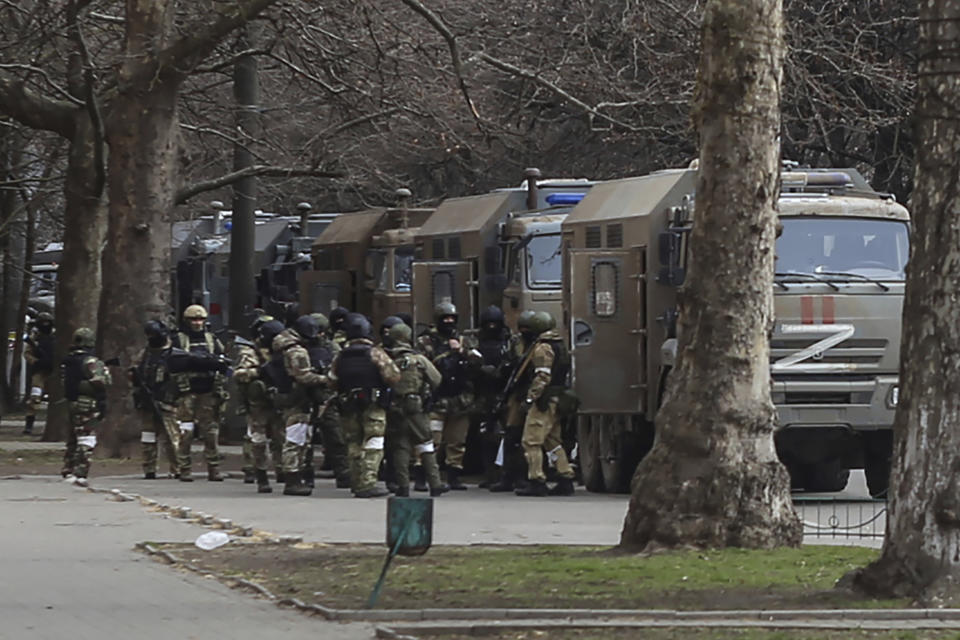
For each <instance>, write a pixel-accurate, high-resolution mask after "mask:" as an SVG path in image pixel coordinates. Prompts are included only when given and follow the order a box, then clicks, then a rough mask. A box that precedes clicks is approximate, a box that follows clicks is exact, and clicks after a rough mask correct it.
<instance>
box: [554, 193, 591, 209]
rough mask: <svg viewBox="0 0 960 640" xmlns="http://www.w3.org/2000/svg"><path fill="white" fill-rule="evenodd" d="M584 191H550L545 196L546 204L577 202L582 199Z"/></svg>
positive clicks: (555, 204) (557, 204) (556, 204)
mask: <svg viewBox="0 0 960 640" xmlns="http://www.w3.org/2000/svg"><path fill="white" fill-rule="evenodd" d="M585 195H586V194H585V193H551V194H550V195H548V196H547V198H546V200H547V204H549V205H551V206H554V207H556V206H559V205H564V204H577V203H578V202H580V201H581V200H583V196H585Z"/></svg>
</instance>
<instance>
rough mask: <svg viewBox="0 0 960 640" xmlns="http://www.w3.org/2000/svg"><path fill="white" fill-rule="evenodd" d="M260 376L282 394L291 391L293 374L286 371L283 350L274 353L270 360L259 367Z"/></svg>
mask: <svg viewBox="0 0 960 640" xmlns="http://www.w3.org/2000/svg"><path fill="white" fill-rule="evenodd" d="M260 376H261V377H262V378H263V379H264V381H265V382H266V383H267V384H268V385H269V386H271V387H274V388H275V389H276V390H277V392H278V393H282V394H284V395H286V394H290V393H293V383H294V380H293V376H291V375H290V374H289V373H287V367H286V365H285V364H284V362H283V352H280V353H274V354H272V355H271V356H270V360H268V361H267V363H266V364H265V365H263V366H262V367H260Z"/></svg>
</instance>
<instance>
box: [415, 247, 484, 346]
mask: <svg viewBox="0 0 960 640" xmlns="http://www.w3.org/2000/svg"><path fill="white" fill-rule="evenodd" d="M475 296H476V278H474V277H473V269H472V265H471V263H469V262H432V261H431V262H414V263H413V319H414V324H415V325H416V326H415V327H414V333H415V334H416V335H419V334H420V332H422V331H423V330H424V329H426V328H427V327H429V326H430V325H431V324H433V309H434V307H436V306H437V305H438V304H440V303H441V302H452V303H453V304H454V306H455V307H456V308H457V315H458V317H459V321H458V328H459V329H460V330H461V331H464V330H466V329H472V328H473V318H474V308H475V306H476V305H475V303H474V297H475Z"/></svg>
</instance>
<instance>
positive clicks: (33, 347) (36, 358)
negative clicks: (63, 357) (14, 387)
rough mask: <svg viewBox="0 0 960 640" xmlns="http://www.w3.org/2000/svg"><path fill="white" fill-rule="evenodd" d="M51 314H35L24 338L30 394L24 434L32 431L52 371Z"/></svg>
mask: <svg viewBox="0 0 960 640" xmlns="http://www.w3.org/2000/svg"><path fill="white" fill-rule="evenodd" d="M53 344H54V330H53V315H51V314H49V313H47V312H46V311H42V312H40V313H39V314H37V318H36V320H34V322H33V327H32V328H31V329H30V334H29V336H28V337H27V339H26V348H25V349H24V351H23V358H24V360H26V361H27V366H28V367H29V371H30V373H29V376H30V395H28V396H27V398H26V405H27V406H26V423H25V424H24V427H23V433H24V435H30V434H31V433H33V425H34V423H35V422H36V419H37V409H38V408H39V407H40V403H41V402H42V401H43V397H44V396H45V395H46V394H47V382H48V380H49V379H50V374H51V373H53Z"/></svg>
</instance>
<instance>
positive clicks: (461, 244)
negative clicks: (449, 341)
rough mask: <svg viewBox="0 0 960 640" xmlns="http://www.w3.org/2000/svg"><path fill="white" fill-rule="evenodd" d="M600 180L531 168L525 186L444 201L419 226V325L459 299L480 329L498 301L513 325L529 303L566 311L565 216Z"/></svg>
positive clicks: (462, 316) (467, 324)
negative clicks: (545, 175)
mask: <svg viewBox="0 0 960 640" xmlns="http://www.w3.org/2000/svg"><path fill="white" fill-rule="evenodd" d="M592 184H593V183H592V182H590V181H588V180H584V179H540V172H539V171H538V170H536V169H528V170H527V172H526V181H525V183H524V184H523V185H522V186H520V187H515V188H507V189H498V190H496V191H493V192H490V193H486V194H482V195H477V196H468V197H463V198H450V199H447V200H444V201H443V203H441V204H440V206H439V207H437V211H436V214H435V215H433V216H431V218H430V219H429V220H428V221H427V222H426V223H424V225H423V226H422V227H420V229H418V230H417V232H416V246H417V259H416V260H415V261H414V263H413V292H414V293H413V305H414V311H413V315H414V321H415V325H416V326H415V330H416V332H417V333H418V334H419V333H420V332H422V331H423V330H425V329H426V328H427V327H429V325H430V324H431V323H432V322H433V309H434V308H435V307H436V305H437V304H439V303H440V302H444V301H446V302H452V303H453V304H454V305H455V306H456V307H457V311H458V312H459V329H460V330H461V331H469V330H472V329H476V327H477V325H478V324H479V315H480V312H481V311H483V309H485V308H486V307H488V306H489V305H491V304H495V305H497V306H499V307H501V308H503V310H504V313H505V314H506V317H507V322H508V324H511V326H512V321H515V320H516V316H518V315H519V314H520V312H521V311H523V310H524V309H527V308H537V309H539V308H544V309H547V310H554V311H556V312H558V313H559V311H560V302H561V300H560V298H561V294H560V289H561V281H562V278H561V275H562V271H561V266H562V257H561V250H560V222H561V221H562V220H563V218H564V217H565V216H566V215H567V213H568V212H569V211H570V210H571V209H572V207H573V205H574V204H575V203H577V202H579V201H580V199H581V198H582V197H583V194H584V193H586V191H587V190H588V189H589V188H590V186H591V185H592Z"/></svg>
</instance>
